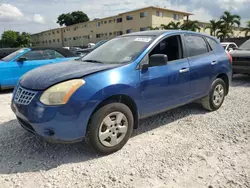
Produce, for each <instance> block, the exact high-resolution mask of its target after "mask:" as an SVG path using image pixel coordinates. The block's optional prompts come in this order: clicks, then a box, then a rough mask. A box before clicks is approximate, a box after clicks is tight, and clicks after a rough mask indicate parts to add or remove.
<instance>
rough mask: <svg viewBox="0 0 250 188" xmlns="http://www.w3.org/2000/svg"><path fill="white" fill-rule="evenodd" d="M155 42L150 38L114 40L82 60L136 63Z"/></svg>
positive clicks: (136, 37) (134, 37)
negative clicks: (142, 53) (141, 54)
mask: <svg viewBox="0 0 250 188" xmlns="http://www.w3.org/2000/svg"><path fill="white" fill-rule="evenodd" d="M153 40H154V37H151V36H150V37H149V36H127V37H119V38H114V39H112V40H110V41H108V42H106V43H105V44H103V45H101V46H100V47H98V48H97V49H96V50H94V51H92V52H91V53H89V54H88V55H86V56H84V57H83V58H82V61H89V62H99V63H104V64H123V63H128V62H132V61H134V60H135V59H136V58H137V57H138V56H139V55H140V53H141V52H142V51H143V50H145V49H146V48H147V47H148V46H149V45H150V44H151V43H152V42H153Z"/></svg>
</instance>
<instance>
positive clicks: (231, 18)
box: [220, 11, 241, 27]
mask: <svg viewBox="0 0 250 188" xmlns="http://www.w3.org/2000/svg"><path fill="white" fill-rule="evenodd" d="M220 20H221V21H222V23H223V24H225V25H227V26H230V27H232V26H235V25H236V26H238V27H239V26H240V20H241V17H240V16H239V15H237V14H231V13H230V12H228V11H225V12H224V14H223V15H222V16H221V18H220Z"/></svg>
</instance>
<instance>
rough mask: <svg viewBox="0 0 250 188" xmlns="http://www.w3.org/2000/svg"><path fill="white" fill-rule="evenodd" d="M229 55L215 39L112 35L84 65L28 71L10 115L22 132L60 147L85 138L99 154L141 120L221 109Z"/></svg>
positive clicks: (180, 34) (122, 140) (181, 34)
mask: <svg viewBox="0 0 250 188" xmlns="http://www.w3.org/2000/svg"><path fill="white" fill-rule="evenodd" d="M231 77H232V65H231V57H230V55H228V54H227V53H226V52H225V51H224V49H223V47H222V46H221V45H220V43H219V42H218V41H217V40H216V39H215V38H213V37H211V36H207V35H202V34H200V33H195V32H189V31H174V30H172V31H145V32H138V33H132V34H127V35H123V36H119V37H116V38H114V39H112V40H110V41H108V42H107V43H105V44H103V45H102V46H100V47H99V48H97V49H96V50H94V51H92V52H91V53H89V54H88V55H86V56H85V57H83V58H82V60H81V61H74V62H65V63H61V64H54V65H47V66H44V67H41V68H37V69H35V70H32V71H30V72H29V73H27V74H25V75H24V76H23V77H22V78H21V79H20V81H19V84H18V86H17V87H16V88H15V90H14V94H13V99H12V105H11V106H12V110H13V111H14V113H15V114H16V116H17V119H18V121H19V123H20V124H21V126H22V127H23V128H24V129H26V130H27V131H29V132H31V133H34V134H37V135H40V136H42V137H44V138H45V139H47V140H51V141H57V142H77V141H81V140H83V138H86V140H87V141H88V142H89V144H90V145H91V146H92V147H93V148H94V149H95V150H96V151H97V152H100V153H104V154H109V153H112V152H115V151H117V150H119V149H121V148H122V147H123V146H124V145H125V144H126V142H127V141H128V139H129V137H130V136H131V133H132V131H133V129H135V128H137V127H138V124H139V120H140V119H142V118H145V117H148V116H152V115H155V114H157V113H160V112H163V111H166V110H168V109H171V108H175V107H178V106H181V105H185V104H187V103H190V102H193V101H200V102H201V104H202V105H203V107H204V108H205V109H207V110H209V111H215V110H217V109H219V108H220V107H221V105H222V103H223V101H224V98H225V96H226V95H227V94H228V91H229V85H230V82H231Z"/></svg>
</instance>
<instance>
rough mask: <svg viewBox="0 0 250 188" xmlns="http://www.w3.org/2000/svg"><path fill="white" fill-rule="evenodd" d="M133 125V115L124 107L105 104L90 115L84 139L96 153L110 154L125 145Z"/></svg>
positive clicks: (119, 104) (116, 104) (120, 104)
mask: <svg viewBox="0 0 250 188" xmlns="http://www.w3.org/2000/svg"><path fill="white" fill-rule="evenodd" d="M133 125H134V119H133V114H132V112H131V110H130V109H129V108H128V107H127V106H126V105H124V104H122V103H111V104H107V105H105V106H103V107H101V108H100V109H98V110H97V111H96V112H95V113H94V114H93V115H92V117H91V120H90V123H89V125H88V130H87V137H86V138H87V141H88V143H89V144H90V145H91V146H92V147H93V148H94V149H95V150H96V151H97V152H98V153H103V154H110V153H113V152H116V151H118V150H119V149H121V148H122V147H123V146H124V145H125V144H126V143H127V141H128V139H129V138H130V136H131V133H132V131H133Z"/></svg>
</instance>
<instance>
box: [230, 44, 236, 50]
mask: <svg viewBox="0 0 250 188" xmlns="http://www.w3.org/2000/svg"><path fill="white" fill-rule="evenodd" d="M235 47H236V46H235V45H234V44H230V45H229V48H228V49H230V48H232V49H234V48H235Z"/></svg>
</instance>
